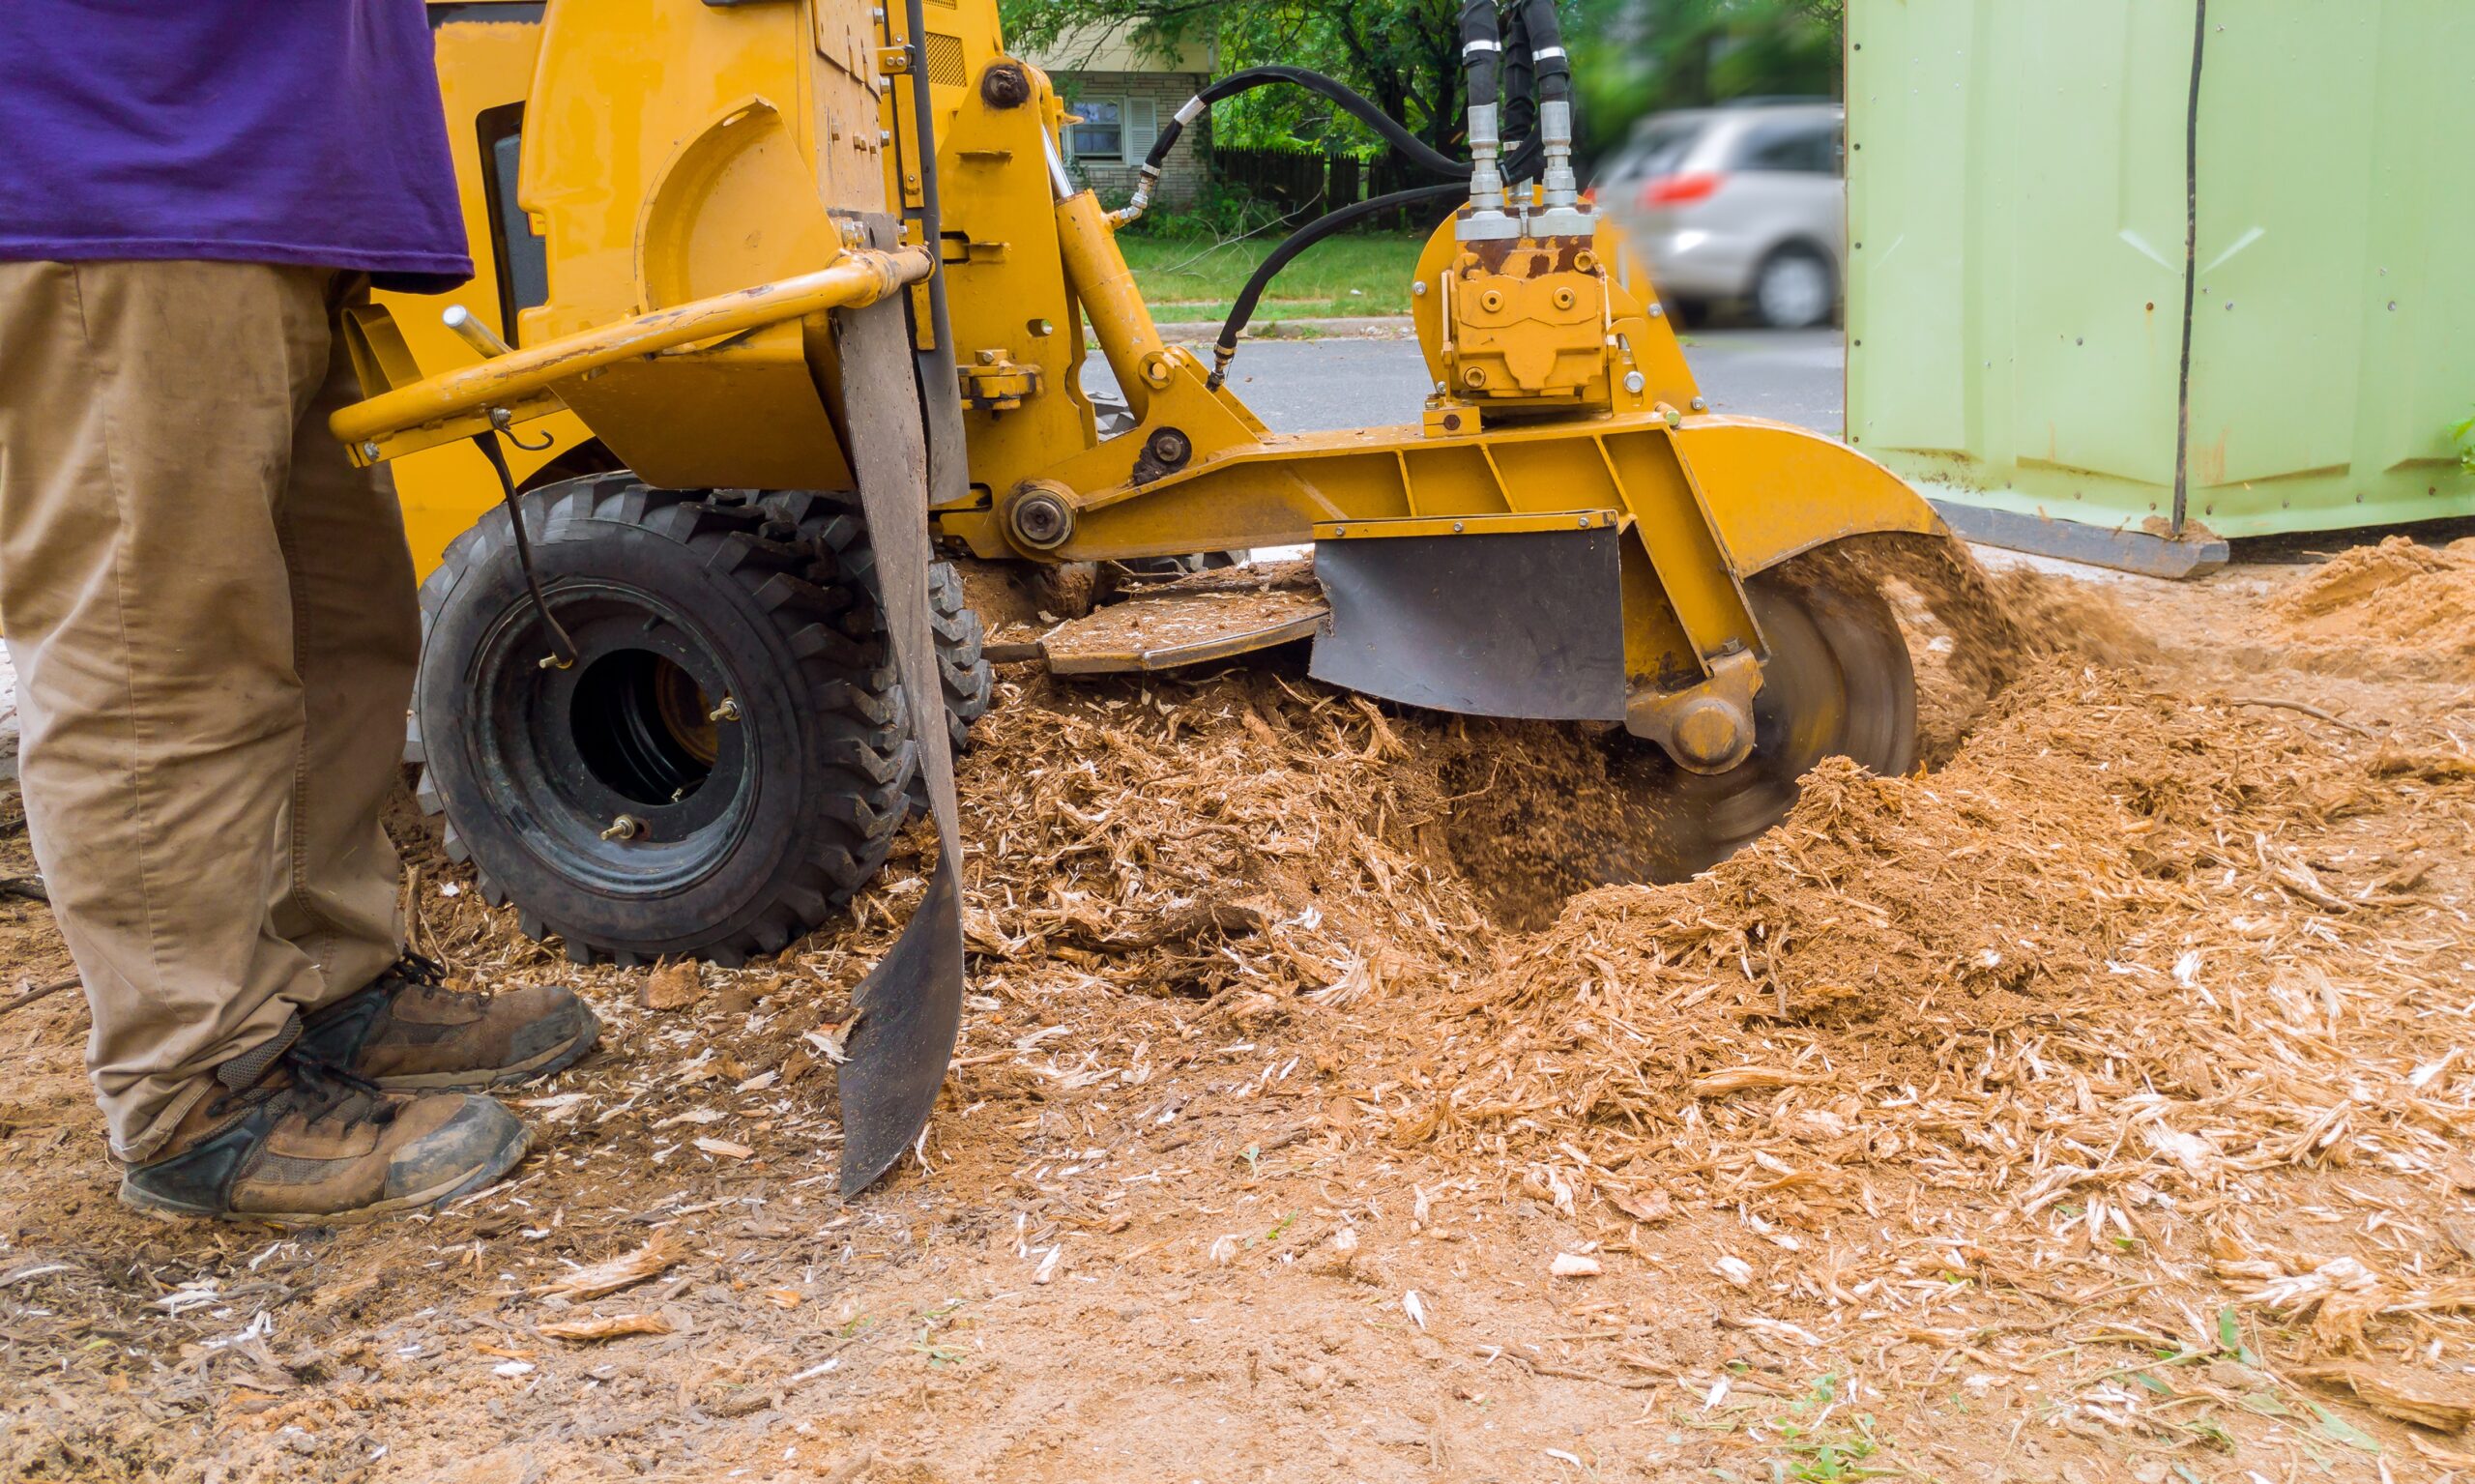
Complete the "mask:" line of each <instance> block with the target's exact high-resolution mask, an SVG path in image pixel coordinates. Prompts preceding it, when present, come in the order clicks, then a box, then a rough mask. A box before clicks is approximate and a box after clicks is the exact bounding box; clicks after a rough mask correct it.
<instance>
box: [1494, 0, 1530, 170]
mask: <svg viewBox="0 0 2475 1484" xmlns="http://www.w3.org/2000/svg"><path fill="white" fill-rule="evenodd" d="M1503 44H1504V53H1503V56H1504V63H1503V81H1502V83H1501V88H1500V91H1501V92H1502V94H1503V120H1502V123H1501V124H1500V126H1499V128H1498V132H1500V134H1501V135H1502V136H1503V140H1504V142H1505V143H1506V144H1509V145H1516V146H1517V145H1521V144H1527V143H1529V137H1530V135H1531V134H1533V133H1535V132H1537V131H1538V66H1537V64H1536V63H1534V62H1532V61H1531V60H1530V58H1529V11H1528V9H1527V8H1525V7H1523V6H1519V5H1516V6H1514V7H1513V8H1512V9H1510V10H1508V11H1506V12H1505V13H1504V17H1503ZM1516 178H1517V177H1516Z"/></svg>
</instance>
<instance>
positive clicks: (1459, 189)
mask: <svg viewBox="0 0 2475 1484" xmlns="http://www.w3.org/2000/svg"><path fill="white" fill-rule="evenodd" d="M1467 189H1469V188H1468V187H1466V186H1464V185H1463V184H1462V183H1461V182H1459V181H1445V182H1442V183H1441V184H1440V185H1435V186H1417V187H1412V189H1408V190H1395V191H1393V192H1392V193H1391V194H1389V195H1381V196H1369V197H1368V198H1367V199H1365V200H1363V201H1359V202H1357V203H1356V204H1354V205H1351V206H1344V207H1342V208H1340V209H1339V210H1337V211H1331V212H1326V213H1325V214H1324V215H1323V216H1321V217H1318V218H1315V219H1314V220H1312V221H1310V222H1308V223H1306V225H1304V226H1302V227H1299V228H1298V229H1297V230H1296V231H1295V232H1292V233H1290V234H1289V236H1288V237H1287V238H1286V239H1284V240H1283V241H1282V242H1281V245H1280V246H1279V247H1274V248H1273V249H1272V251H1271V255H1270V256H1269V257H1267V258H1265V259H1264V261H1263V264H1262V266H1260V267H1258V268H1257V269H1256V270H1255V273H1254V276H1252V277H1250V278H1248V279H1247V280H1246V286H1245V287H1244V288H1243V289H1240V290H1239V291H1238V302H1237V303H1236V304H1235V305H1233V306H1230V310H1229V318H1228V320H1227V321H1226V322H1225V323H1223V324H1222V325H1221V327H1220V340H1219V343H1217V344H1215V345H1214V346H1212V348H1211V359H1212V372H1211V378H1210V380H1211V385H1212V386H1214V387H1217V386H1219V385H1220V383H1221V382H1222V381H1223V380H1224V379H1226V377H1227V376H1228V373H1229V363H1230V361H1231V359H1232V358H1234V357H1235V356H1236V355H1237V354H1238V332H1239V331H1241V330H1243V329H1245V328H1246V322H1247V321H1248V320H1249V319H1252V318H1253V317H1254V314H1255V304H1256V302H1257V301H1258V300H1260V299H1262V298H1263V297H1264V290H1265V288H1266V287H1267V286H1268V285H1269V284H1270V283H1271V281H1272V277H1273V276H1274V275H1276V274H1278V273H1279V272H1280V271H1281V270H1282V269H1284V268H1286V267H1288V266H1289V264H1290V260H1291V259H1293V258H1295V257H1296V256H1297V255H1298V254H1299V253H1301V252H1303V251H1305V250H1306V249H1307V248H1309V247H1314V246H1315V245H1316V244H1317V243H1319V242H1322V241H1323V240H1324V239H1325V238H1326V237H1329V236H1331V235H1332V234H1333V233H1334V232H1337V231H1339V230H1340V229H1341V228H1343V227H1345V226H1348V225H1349V224H1350V223H1351V222H1354V221H1360V220H1363V219H1365V218H1368V217H1372V216H1375V215H1377V214H1378V213H1380V212H1387V211H1395V210H1398V209H1399V208H1401V207H1404V206H1415V205H1417V204H1418V203H1419V202H1421V201H1438V200H1442V199H1444V198H1446V197H1448V196H1458V195H1460V194H1462V193H1463V192H1464V191H1466V190H1467Z"/></svg>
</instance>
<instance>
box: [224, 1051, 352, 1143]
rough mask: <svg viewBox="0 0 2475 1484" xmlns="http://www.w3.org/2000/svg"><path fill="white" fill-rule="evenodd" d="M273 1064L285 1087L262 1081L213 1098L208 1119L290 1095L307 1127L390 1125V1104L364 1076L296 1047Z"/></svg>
mask: <svg viewBox="0 0 2475 1484" xmlns="http://www.w3.org/2000/svg"><path fill="white" fill-rule="evenodd" d="M276 1065H277V1066H280V1067H282V1068H283V1069H284V1070H285V1071H286V1072H288V1073H290V1074H291V1080H290V1081H289V1082H286V1083H282V1084H280V1085H277V1086H270V1085H269V1081H268V1080H261V1081H260V1082H259V1083H258V1084H257V1086H255V1087H251V1088H245V1089H243V1090H242V1091H238V1092H220V1093H218V1094H217V1095H216V1098H215V1101H214V1102H212V1103H210V1104H209V1105H208V1106H207V1113H208V1115H209V1116H210V1117H220V1116H221V1115H222V1114H223V1113H225V1112H227V1111H229V1110H230V1109H232V1108H235V1107H256V1106H258V1105H260V1104H262V1103H268V1102H272V1101H274V1100H275V1099H277V1098H278V1097H284V1096H295V1097H298V1098H299V1099H300V1107H301V1111H302V1113H303V1115H304V1117H305V1120H306V1121H307V1122H309V1123H311V1124H313V1125H314V1124H316V1123H319V1122H321V1121H323V1120H327V1119H330V1118H337V1117H340V1118H341V1119H342V1120H343V1121H344V1126H345V1127H347V1128H349V1127H351V1126H352V1125H354V1124H355V1123H375V1124H379V1125H381V1126H384V1125H386V1124H389V1123H393V1121H395V1110H396V1102H395V1099H393V1098H392V1097H390V1096H388V1095H387V1091H386V1090H385V1089H384V1088H381V1087H380V1086H379V1085H378V1084H376V1083H374V1082H371V1081H370V1080H369V1079H367V1078H365V1077H362V1076H358V1075H356V1074H354V1073H352V1072H349V1071H346V1070H345V1069H344V1068H342V1067H340V1066H337V1065H335V1063H334V1062H325V1061H321V1060H319V1059H318V1058H316V1057H313V1056H311V1055H309V1054H308V1053H307V1052H305V1051H302V1050H300V1049H298V1048H295V1049H294V1050H291V1051H287V1052H285V1053H284V1054H283V1055H282V1056H280V1057H278V1058H277V1059H276Z"/></svg>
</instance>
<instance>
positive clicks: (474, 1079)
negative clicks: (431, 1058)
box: [370, 1009, 601, 1092]
mask: <svg viewBox="0 0 2475 1484" xmlns="http://www.w3.org/2000/svg"><path fill="white" fill-rule="evenodd" d="M600 1041H601V1017H599V1016H597V1015H596V1014H594V1013H593V1012H592V1010H590V1009H587V1010H586V1011H585V1017H584V1029H582V1030H581V1031H578V1032H577V1033H576V1034H575V1038H574V1039H573V1040H570V1041H568V1043H567V1044H566V1045H564V1046H553V1047H551V1048H550V1049H549V1050H548V1051H545V1052H542V1053H541V1054H540V1055H539V1056H537V1057H528V1058H526V1059H525V1060H524V1061H522V1062H516V1063H514V1064H513V1065H510V1066H477V1067H473V1068H471V1069H469V1070H465V1071H451V1072H417V1073H413V1074H410V1075H407V1076H401V1077H374V1078H371V1079H370V1080H371V1081H373V1082H375V1083H377V1084H378V1085H379V1086H380V1087H382V1088H385V1089H386V1090H387V1091H390V1092H425V1091H460V1092H480V1091H487V1090H489V1089H491V1088H503V1087H506V1086H508V1085H509V1084H510V1083H517V1082H532V1081H535V1080H537V1079H539V1078H542V1077H549V1076H554V1075H556V1074H557V1073H560V1072H564V1071H566V1070H567V1069H568V1067H570V1066H573V1065H575V1064H576V1063H577V1062H581V1061H583V1060H584V1058H585V1053H587V1052H589V1051H591V1050H593V1048H594V1047H595V1046H597V1045H598V1044H599V1043H600Z"/></svg>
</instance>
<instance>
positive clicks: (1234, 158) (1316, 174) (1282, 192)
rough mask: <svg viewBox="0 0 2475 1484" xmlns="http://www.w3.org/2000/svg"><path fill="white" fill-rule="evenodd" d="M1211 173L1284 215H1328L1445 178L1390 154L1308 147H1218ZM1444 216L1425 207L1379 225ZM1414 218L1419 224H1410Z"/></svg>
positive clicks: (1229, 185)
mask: <svg viewBox="0 0 2475 1484" xmlns="http://www.w3.org/2000/svg"><path fill="white" fill-rule="evenodd" d="M1210 169H1211V175H1212V178H1213V179H1215V180H1217V181H1219V182H1220V183H1221V184H1223V185H1224V186H1228V187H1230V188H1232V189H1238V190H1241V191H1244V192H1245V193H1246V194H1248V195H1250V196H1253V197H1254V198H1255V199H1257V200H1259V201H1264V202H1267V203H1268V204H1270V205H1272V206H1276V207H1278V208H1279V209H1280V210H1281V211H1282V212H1283V213H1290V212H1296V211H1300V210H1303V209H1308V208H1311V209H1313V210H1315V211H1319V212H1323V211H1330V210H1331V209H1333V208H1334V207H1338V206H1348V205H1350V204H1352V203H1354V202H1357V201H1363V200H1366V199H1368V198H1370V197H1373V196H1380V195H1389V194H1391V193H1392V192H1393V191H1396V190H1407V189H1410V188H1412V187H1413V186H1424V185H1427V184H1430V183H1432V182H1436V181H1440V180H1441V179H1442V177H1441V176H1437V175H1434V174H1431V173H1429V172H1428V171H1425V170H1420V169H1417V168H1415V167H1414V166H1412V165H1407V164H1404V163H1402V162H1401V160H1398V159H1396V158H1394V157H1393V156H1392V155H1391V153H1390V152H1388V151H1386V152H1384V153H1383V154H1378V155H1375V156H1373V157H1372V158H1362V157H1360V156H1358V155H1355V154H1352V153H1349V152H1347V151H1342V150H1319V149H1316V148H1314V147H1312V146H1309V145H1295V146H1272V147H1269V148H1251V149H1238V148H1230V147H1227V146H1215V147H1214V148H1213V150H1212V152H1211V166H1210ZM1440 215H1441V210H1440V209H1439V208H1434V207H1421V208H1420V209H1419V210H1417V211H1416V212H1414V213H1405V214H1403V219H1401V220H1400V221H1397V222H1378V223H1375V224H1377V225H1401V226H1406V225H1413V224H1416V222H1423V221H1428V220H1433V219H1435V218H1438V217H1439V216H1440ZM1412 217H1414V218H1416V222H1412V220H1411V219H1410V218H1412Z"/></svg>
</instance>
